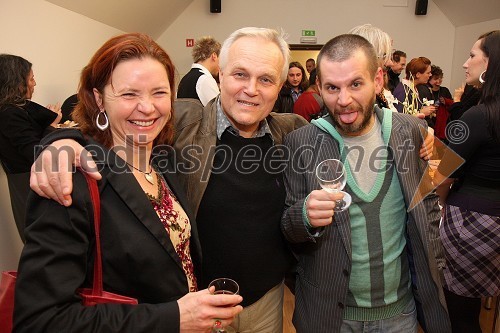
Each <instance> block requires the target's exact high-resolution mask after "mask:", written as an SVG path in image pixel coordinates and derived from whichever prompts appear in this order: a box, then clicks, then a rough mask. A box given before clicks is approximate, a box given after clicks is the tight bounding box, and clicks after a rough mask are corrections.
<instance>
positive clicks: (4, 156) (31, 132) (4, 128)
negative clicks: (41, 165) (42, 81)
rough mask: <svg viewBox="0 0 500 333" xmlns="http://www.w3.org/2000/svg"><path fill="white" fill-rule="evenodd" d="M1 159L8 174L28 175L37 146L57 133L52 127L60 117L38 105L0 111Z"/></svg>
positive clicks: (0, 109)
mask: <svg viewBox="0 0 500 333" xmlns="http://www.w3.org/2000/svg"><path fill="white" fill-rule="evenodd" d="M0 117H1V118H0V119H1V121H0V159H1V160H2V163H3V165H4V167H5V169H6V170H5V172H6V173H22V172H29V171H30V169H31V165H32V164H33V162H34V161H35V159H34V156H35V146H36V145H38V144H39V143H40V140H41V139H42V138H43V136H44V135H45V134H47V133H48V132H50V131H52V130H54V128H53V127H51V126H50V124H51V123H52V122H53V121H54V120H55V119H56V117H57V114H56V113H55V112H52V111H51V110H49V109H47V108H46V107H43V106H41V105H40V104H37V103H35V102H31V101H27V102H26V104H25V105H23V106H22V107H20V106H15V105H4V106H2V107H1V108H0Z"/></svg>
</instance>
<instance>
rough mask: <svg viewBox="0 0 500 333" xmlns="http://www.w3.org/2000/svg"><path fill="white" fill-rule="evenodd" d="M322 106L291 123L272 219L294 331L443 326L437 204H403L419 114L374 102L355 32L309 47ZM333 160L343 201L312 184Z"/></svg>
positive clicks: (414, 178)
mask: <svg viewBox="0 0 500 333" xmlns="http://www.w3.org/2000/svg"><path fill="white" fill-rule="evenodd" d="M317 71H318V73H317V74H318V82H319V88H320V91H321V96H322V98H323V100H324V102H325V105H326V106H327V108H328V110H329V115H328V116H326V117H324V118H321V119H318V120H313V121H312V123H311V124H310V125H308V126H305V127H303V128H300V129H298V130H296V131H294V132H292V133H290V134H289V135H288V136H287V137H286V138H285V146H286V147H287V148H288V149H289V152H290V154H291V158H290V161H291V162H290V163H289V164H288V166H287V168H286V169H285V187H286V189H287V198H286V207H287V209H286V212H285V214H284V216H283V219H282V230H283V232H284V234H285V237H286V238H287V240H288V241H290V242H291V243H292V244H293V245H294V248H295V251H296V253H297V255H298V256H299V262H298V265H297V283H296V289H295V297H296V305H295V313H294V317H293V323H294V325H295V327H296V329H297V332H299V333H300V332H315V333H318V332H325V333H326V332H328V333H331V332H361V331H364V330H366V329H368V330H369V331H370V330H372V329H373V330H376V329H379V330H380V332H417V312H418V320H419V322H420V325H421V326H422V328H423V329H424V330H425V331H426V332H433V333H438V332H439V333H442V332H450V331H451V328H450V323H449V319H448V315H447V311H446V306H445V302H444V297H443V293H442V289H441V284H440V274H441V272H440V271H439V268H438V267H442V266H440V265H441V264H442V263H443V258H442V249H441V246H440V243H439V231H438V225H439V219H440V210H439V206H438V203H437V199H438V198H437V196H436V195H435V194H430V195H428V196H427V197H425V198H424V199H423V200H422V202H420V203H418V204H417V205H416V206H415V207H411V209H410V202H411V201H412V198H413V195H414V194H415V193H416V191H417V186H418V184H419V180H420V179H421V177H422V176H423V173H424V172H425V167H426V165H425V163H424V162H423V161H422V160H421V159H420V158H419V156H418V151H417V149H416V148H417V147H420V145H421V144H422V140H423V139H422V136H421V134H420V127H421V126H425V123H424V122H423V121H422V120H419V119H418V118H416V117H411V116H408V115H404V114H398V113H395V112H391V111H390V110H388V109H380V108H379V107H378V106H374V104H375V97H376V94H377V93H379V92H380V91H381V89H382V88H383V83H384V82H383V73H382V70H381V68H380V67H378V65H377V58H376V55H375V51H374V49H373V47H372V45H371V44H370V43H369V42H368V41H367V40H365V39H364V38H363V37H360V36H357V35H341V36H338V37H336V38H334V39H332V40H330V41H329V42H328V43H327V44H326V45H325V46H324V47H323V48H322V50H321V52H320V54H319V56H318V66H317ZM333 158H335V159H340V160H341V161H342V162H344V165H345V169H346V173H347V186H346V188H345V189H344V190H345V191H346V192H348V193H349V194H351V196H352V204H351V206H350V207H349V208H348V209H347V210H345V211H343V212H340V213H337V212H335V213H334V210H333V209H334V207H335V200H338V199H339V198H340V197H341V196H342V194H338V193H328V192H326V191H323V190H318V189H319V188H320V186H319V184H318V181H317V180H316V178H315V172H314V171H315V168H316V166H317V165H318V163H319V162H321V161H322V160H325V159H333Z"/></svg>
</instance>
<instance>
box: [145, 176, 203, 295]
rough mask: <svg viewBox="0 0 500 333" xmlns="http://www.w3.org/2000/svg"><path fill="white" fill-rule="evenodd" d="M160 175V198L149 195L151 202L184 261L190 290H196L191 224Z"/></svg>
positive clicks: (183, 264)
mask: <svg viewBox="0 0 500 333" xmlns="http://www.w3.org/2000/svg"><path fill="white" fill-rule="evenodd" d="M157 175H158V177H157V179H158V198H155V197H153V196H152V195H150V194H147V195H148V198H149V200H150V201H151V204H152V205H153V208H154V210H155V211H156V214H158V217H159V218H160V221H161V223H162V224H163V226H164V227H165V230H166V231H167V233H168V235H169V236H170V241H171V242H172V245H173V246H174V248H175V252H176V253H177V255H178V256H179V259H180V260H181V263H182V268H183V270H184V274H186V278H187V281H188V286H189V291H190V292H195V291H197V290H198V287H197V283H196V277H195V275H194V267H193V260H192V259H191V251H190V246H189V245H190V242H189V239H190V238H191V224H190V223H189V218H188V216H187V214H186V212H185V211H184V209H183V208H182V207H181V205H180V204H179V201H178V200H177V198H176V197H175V195H174V194H173V193H172V191H171V190H170V188H169V187H168V185H167V183H166V181H165V179H163V176H162V175H161V174H160V173H157Z"/></svg>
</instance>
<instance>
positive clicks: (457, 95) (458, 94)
mask: <svg viewBox="0 0 500 333" xmlns="http://www.w3.org/2000/svg"><path fill="white" fill-rule="evenodd" d="M464 90H465V83H462V85H461V86H460V87H458V88H457V89H455V92H454V94H453V102H455V103H456V102H460V100H461V99H462V95H463V94H464Z"/></svg>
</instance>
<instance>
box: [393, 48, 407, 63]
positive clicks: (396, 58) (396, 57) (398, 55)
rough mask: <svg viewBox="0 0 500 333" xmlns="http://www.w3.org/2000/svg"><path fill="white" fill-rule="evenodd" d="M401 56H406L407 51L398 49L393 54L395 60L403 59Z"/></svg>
mask: <svg viewBox="0 0 500 333" xmlns="http://www.w3.org/2000/svg"><path fill="white" fill-rule="evenodd" d="M401 57H403V58H406V53H405V52H403V51H400V50H396V51H394V53H393V54H392V60H394V61H395V62H399V61H400V60H401Z"/></svg>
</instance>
